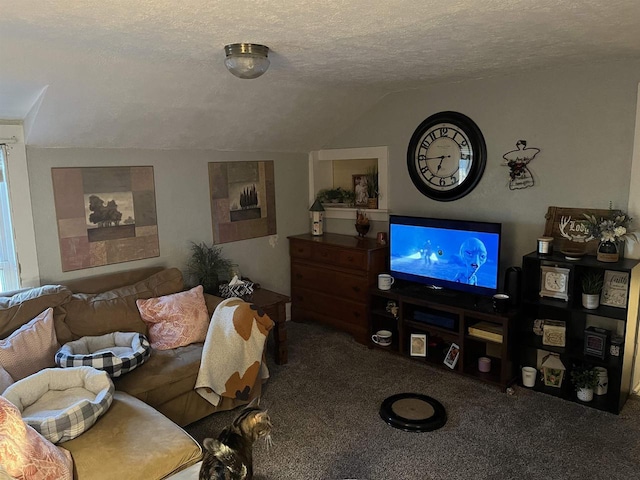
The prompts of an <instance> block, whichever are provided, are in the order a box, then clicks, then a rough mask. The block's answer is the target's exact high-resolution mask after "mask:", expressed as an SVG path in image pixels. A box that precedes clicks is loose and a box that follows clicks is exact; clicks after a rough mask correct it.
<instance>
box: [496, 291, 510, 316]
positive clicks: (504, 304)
mask: <svg viewBox="0 0 640 480" xmlns="http://www.w3.org/2000/svg"><path fill="white" fill-rule="evenodd" d="M509 301H510V298H509V295H507V294H506V293H496V294H495V295H494V296H493V311H494V312H498V313H505V312H506V311H507V310H509Z"/></svg>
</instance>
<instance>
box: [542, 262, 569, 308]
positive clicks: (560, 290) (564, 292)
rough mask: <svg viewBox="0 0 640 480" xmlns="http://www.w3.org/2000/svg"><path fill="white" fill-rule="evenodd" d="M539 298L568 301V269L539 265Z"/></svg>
mask: <svg viewBox="0 0 640 480" xmlns="http://www.w3.org/2000/svg"><path fill="white" fill-rule="evenodd" d="M540 273H541V275H540V296H541V297H551V298H560V299H562V300H564V301H568V300H569V290H570V285H569V275H570V270H569V269H568V268H561V267H555V266H553V267H552V266H548V265H540Z"/></svg>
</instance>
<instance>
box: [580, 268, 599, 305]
mask: <svg viewBox="0 0 640 480" xmlns="http://www.w3.org/2000/svg"><path fill="white" fill-rule="evenodd" d="M602 284H603V277H602V273H601V272H600V271H598V270H589V271H588V272H586V273H585V274H584V275H582V306H583V307H584V308H587V309H589V310H593V309H595V308H598V306H599V305H600V291H601V290H602Z"/></svg>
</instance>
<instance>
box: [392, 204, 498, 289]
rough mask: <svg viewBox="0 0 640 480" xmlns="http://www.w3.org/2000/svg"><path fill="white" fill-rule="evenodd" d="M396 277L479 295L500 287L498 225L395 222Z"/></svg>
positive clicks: (400, 218) (416, 219) (403, 219)
mask: <svg viewBox="0 0 640 480" xmlns="http://www.w3.org/2000/svg"><path fill="white" fill-rule="evenodd" d="M389 230H390V232H389V237H390V252H391V258H390V267H391V274H392V275H393V276H395V277H396V278H400V279H402V280H409V281H413V282H418V283H423V284H427V285H435V286H440V287H444V288H449V289H453V290H462V291H466V292H471V293H478V294H485V295H488V294H493V293H495V291H496V290H497V288H498V274H499V273H498V272H499V258H500V235H501V225H500V224H499V223H485V222H465V221H459V220H441V219H428V218H420V217H406V216H394V215H392V216H391V217H390V224H389Z"/></svg>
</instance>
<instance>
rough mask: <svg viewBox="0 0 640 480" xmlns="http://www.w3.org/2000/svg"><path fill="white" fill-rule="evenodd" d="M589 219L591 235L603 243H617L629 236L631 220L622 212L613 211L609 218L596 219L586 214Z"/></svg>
mask: <svg viewBox="0 0 640 480" xmlns="http://www.w3.org/2000/svg"><path fill="white" fill-rule="evenodd" d="M584 216H585V218H586V219H587V225H588V228H589V233H590V234H591V235H592V236H593V238H599V239H600V241H601V242H617V241H619V240H622V239H623V238H624V237H625V236H626V235H627V230H628V228H629V224H630V223H631V218H629V216H628V215H627V214H626V213H624V212H621V211H620V210H611V215H610V216H609V217H608V218H604V217H600V218H596V216H595V215H589V214H586V213H585V214H584Z"/></svg>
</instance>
